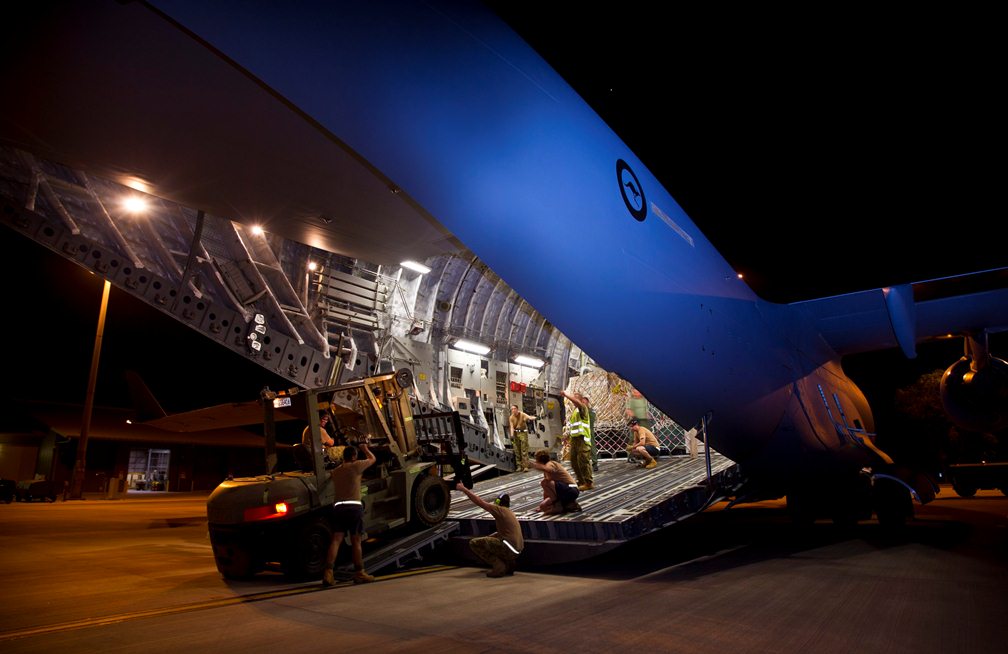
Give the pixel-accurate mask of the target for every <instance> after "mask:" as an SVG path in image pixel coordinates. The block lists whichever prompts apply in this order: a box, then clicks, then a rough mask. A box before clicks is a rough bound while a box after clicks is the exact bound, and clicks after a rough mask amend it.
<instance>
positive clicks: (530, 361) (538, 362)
mask: <svg viewBox="0 0 1008 654" xmlns="http://www.w3.org/2000/svg"><path fill="white" fill-rule="evenodd" d="M514 362H515V363H517V364H518V365H520V366H528V367H530V368H542V367H543V366H544V365H546V362H545V361H543V360H542V359H536V358H535V357H527V356H525V355H524V354H519V355H518V356H516V357H515V358H514Z"/></svg>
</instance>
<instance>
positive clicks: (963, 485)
mask: <svg viewBox="0 0 1008 654" xmlns="http://www.w3.org/2000/svg"><path fill="white" fill-rule="evenodd" d="M952 490H954V491H955V492H956V495H958V496H959V497H973V496H974V495H976V492H977V487H976V486H974V485H972V484H970V483H968V482H964V481H958V480H956V481H953V482H952Z"/></svg>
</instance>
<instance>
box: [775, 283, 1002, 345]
mask: <svg viewBox="0 0 1008 654" xmlns="http://www.w3.org/2000/svg"><path fill="white" fill-rule="evenodd" d="M791 306H793V307H795V308H797V309H799V310H800V311H801V312H802V313H804V314H805V315H806V316H808V317H809V318H810V319H811V320H812V322H813V323H814V324H815V327H816V328H817V329H819V331H820V332H821V333H822V335H823V337H824V338H825V339H826V340H827V342H828V343H829V344H830V346H831V347H832V348H833V350H834V351H835V352H836V353H837V354H839V355H841V356H843V355H846V354H855V353H858V352H868V351H872V350H882V349H887V348H891V347H897V346H899V347H901V348H902V349H903V352H904V353H906V354H907V356H909V357H913V355H914V349H915V348H914V344H915V343H918V342H921V341H924V340H927V339H931V338H938V337H941V336H946V335H948V334H964V333H981V332H985V331H986V332H997V331H1003V330H1005V329H1008V268H1000V269H997V270H988V271H984V272H979V273H971V274H967V275H956V276H953V277H946V278H942V279H935V280H928V281H923V282H915V283H913V284H904V285H900V286H891V287H886V288H877V289H873V290H869V291H859V292H856V293H847V294H845V295H836V296H833V297H826V298H819V299H815V300H806V301H802V302H795V303H793V304H792V305H791Z"/></svg>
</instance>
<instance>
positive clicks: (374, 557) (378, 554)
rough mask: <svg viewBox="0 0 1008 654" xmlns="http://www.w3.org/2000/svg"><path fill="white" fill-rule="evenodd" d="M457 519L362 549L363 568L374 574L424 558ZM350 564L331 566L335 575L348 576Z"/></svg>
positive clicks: (452, 531)
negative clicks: (369, 549)
mask: <svg viewBox="0 0 1008 654" xmlns="http://www.w3.org/2000/svg"><path fill="white" fill-rule="evenodd" d="M458 530H459V524H458V523H457V522H451V521H447V520H446V521H444V522H442V523H440V524H438V525H435V526H433V527H430V528H429V529H424V530H422V531H418V532H415V533H412V534H409V535H407V536H403V537H402V538H399V539H396V540H394V541H392V542H390V543H388V544H385V545H382V546H380V547H379V549H376V550H374V551H372V552H368V551H366V549H365V553H364V568H365V569H366V570H367V571H368V572H370V573H372V574H374V573H375V572H381V571H383V570H386V569H393V568H394V569H396V570H399V569H401V568H403V567H405V566H406V565H407V564H409V563H412V562H414V561H422V560H424V557H425V555H429V554H432V553H433V552H434V551H435V550H437V549H438V548H439V547H441V546H442V545H444V544H445V543H447V542H448V540H449V539H450V538H451V537H452V535H453V534H455V533H456V532H458ZM353 574H354V570H353V564H352V563H351V564H349V565H345V566H340V567H338V568H336V569H335V570H334V576H335V577H336V578H337V579H343V580H347V579H351V578H352V577H353Z"/></svg>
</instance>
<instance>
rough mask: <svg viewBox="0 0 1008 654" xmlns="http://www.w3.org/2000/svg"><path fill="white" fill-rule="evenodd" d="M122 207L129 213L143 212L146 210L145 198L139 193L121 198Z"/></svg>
mask: <svg viewBox="0 0 1008 654" xmlns="http://www.w3.org/2000/svg"><path fill="white" fill-rule="evenodd" d="M123 209H125V210H126V211H128V212H130V213H143V212H145V211H147V200H145V199H144V198H142V197H140V196H139V195H131V196H129V197H128V198H126V199H125V200H123Z"/></svg>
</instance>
